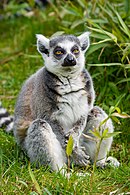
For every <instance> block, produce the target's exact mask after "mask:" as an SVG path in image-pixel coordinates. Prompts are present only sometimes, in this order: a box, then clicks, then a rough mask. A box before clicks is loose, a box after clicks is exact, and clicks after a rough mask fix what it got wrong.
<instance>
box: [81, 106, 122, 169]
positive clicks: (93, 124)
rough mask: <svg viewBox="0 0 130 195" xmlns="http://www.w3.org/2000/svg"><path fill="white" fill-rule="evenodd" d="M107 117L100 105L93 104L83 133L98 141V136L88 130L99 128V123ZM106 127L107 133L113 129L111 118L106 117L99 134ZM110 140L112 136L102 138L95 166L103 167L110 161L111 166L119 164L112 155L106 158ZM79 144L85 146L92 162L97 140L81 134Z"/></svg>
mask: <svg viewBox="0 0 130 195" xmlns="http://www.w3.org/2000/svg"><path fill="white" fill-rule="evenodd" d="M107 117H108V116H107V114H106V113H105V112H104V111H103V110H102V109H101V108H100V107H98V106H95V107H94V108H93V109H92V110H91V111H90V112H89V115H88V120H87V126H86V129H85V131H84V132H83V133H84V134H86V135H88V136H90V137H92V138H94V139H96V140H97V141H98V138H96V137H94V135H93V134H92V133H91V132H90V130H91V131H94V129H95V128H96V129H97V128H99V126H100V123H101V122H102V121H103V120H104V119H106V118H107ZM107 128H108V132H109V133H112V132H113V131H114V128H113V125H112V121H111V119H108V120H107V122H106V123H104V124H103V125H102V126H101V128H100V134H102V133H103V131H104V130H105V129H107ZM112 141H113V138H112V137H110V138H107V139H103V141H102V143H101V146H100V150H99V153H98V157H97V166H100V167H104V166H105V165H107V164H108V163H110V164H111V165H113V166H119V162H118V161H117V160H116V159H115V158H113V157H108V158H107V153H108V152H109V150H110V148H111V144H112ZM80 144H81V145H82V146H84V147H85V151H86V153H87V154H88V155H89V156H90V159H91V161H92V162H94V160H95V156H96V152H97V145H98V144H97V142H96V141H94V140H91V138H88V139H87V138H86V137H84V136H82V138H81V140H80Z"/></svg>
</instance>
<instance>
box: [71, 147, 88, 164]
mask: <svg viewBox="0 0 130 195" xmlns="http://www.w3.org/2000/svg"><path fill="white" fill-rule="evenodd" d="M72 158H73V161H74V164H76V165H79V166H87V165H88V164H90V157H89V156H88V155H86V154H85V152H84V151H83V150H82V148H78V147H75V148H74V149H73V155H72Z"/></svg>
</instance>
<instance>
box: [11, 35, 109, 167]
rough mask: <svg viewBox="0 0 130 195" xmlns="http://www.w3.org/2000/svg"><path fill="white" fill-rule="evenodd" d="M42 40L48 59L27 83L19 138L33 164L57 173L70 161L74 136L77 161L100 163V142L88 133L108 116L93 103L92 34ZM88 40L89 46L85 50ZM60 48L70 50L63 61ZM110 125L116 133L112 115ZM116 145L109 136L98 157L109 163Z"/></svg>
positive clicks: (18, 124)
mask: <svg viewBox="0 0 130 195" xmlns="http://www.w3.org/2000/svg"><path fill="white" fill-rule="evenodd" d="M37 39H38V40H37V48H38V51H39V52H40V53H41V54H42V56H43V58H44V61H45V67H43V68H41V69H40V70H38V71H37V72H36V73H35V74H33V75H32V76H31V77H30V78H29V79H28V80H27V81H26V82H25V84H24V85H23V87H22V90H21V92H20V94H19V97H18V101H17V104H16V108H15V120H14V135H15V137H16V141H17V143H18V144H20V145H21V147H22V148H23V149H24V150H25V151H26V152H27V154H28V156H29V157H30V160H31V162H35V163H36V164H39V163H40V164H46V165H50V166H51V168H52V170H56V171H57V170H58V169H61V168H62V167H64V164H66V154H65V146H66V141H67V140H68V137H69V136H70V135H72V137H73V139H74V147H73V153H72V160H73V162H74V163H75V164H78V165H81V166H86V165H87V164H88V163H90V160H91V161H94V157H95V151H96V145H95V143H92V142H90V141H89V140H85V138H84V137H83V136H82V132H84V133H85V134H89V130H92V129H93V128H94V127H93V126H95V127H98V125H99V124H100V122H101V121H102V120H103V119H104V118H105V117H107V115H106V113H105V112H104V111H103V110H102V109H101V108H99V107H93V105H94V100H95V92H94V88H93V82H92V79H91V76H90V74H89V73H88V71H87V70H86V69H85V68H84V65H85V57H84V53H85V51H86V50H87V48H88V47H89V33H84V34H82V35H80V36H79V37H75V36H73V35H64V36H59V37H56V38H53V39H51V40H49V39H47V38H46V37H44V36H42V35H37ZM86 43H87V44H88V45H86V48H84V49H82V46H83V45H84V44H86ZM74 45H77V47H78V49H79V53H78V55H75V53H73V51H72V48H73V47H74ZM41 46H42V47H43V48H46V49H47V50H48V53H49V55H48V53H45V52H44V51H42V50H40V48H41ZM56 46H60V47H62V48H63V49H64V50H65V51H66V52H65V54H62V55H61V54H60V55H61V57H60V58H59V59H57V58H55V55H54V54H53V52H54V49H55V47H56ZM42 52H43V53H42ZM68 53H69V54H71V55H72V56H73V58H74V59H75V61H76V64H75V65H73V66H70V62H69V66H67V67H64V66H62V64H63V63H64V59H65V58H66V56H67V55H68ZM106 126H107V127H108V128H109V132H113V125H112V122H111V120H110V119H109V121H108V122H107V123H106V125H105V126H104V127H103V129H102V131H103V130H104V129H105V128H106ZM84 129H85V130H84ZM111 143H112V138H111V139H107V140H104V144H105V145H106V148H105V150H103V149H104V146H103V147H102V148H101V149H100V153H99V158H98V160H100V159H102V158H104V159H105V161H106V155H107V152H108V151H109V150H110V146H111ZM83 148H85V150H84V149H83ZM103 163H104V162H103ZM100 164H102V163H100ZM101 166H102V165H101Z"/></svg>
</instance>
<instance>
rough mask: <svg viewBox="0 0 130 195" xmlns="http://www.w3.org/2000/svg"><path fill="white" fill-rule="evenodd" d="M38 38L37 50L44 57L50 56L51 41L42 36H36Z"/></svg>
mask: <svg viewBox="0 0 130 195" xmlns="http://www.w3.org/2000/svg"><path fill="white" fill-rule="evenodd" d="M36 37H37V50H38V51H39V53H41V54H42V55H44V54H46V55H49V39H47V38H46V37H45V36H43V35H41V34H36Z"/></svg>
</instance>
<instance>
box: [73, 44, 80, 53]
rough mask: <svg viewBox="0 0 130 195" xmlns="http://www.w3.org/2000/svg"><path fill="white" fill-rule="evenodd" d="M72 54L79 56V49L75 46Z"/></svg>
mask: <svg viewBox="0 0 130 195" xmlns="http://www.w3.org/2000/svg"><path fill="white" fill-rule="evenodd" d="M71 52H72V53H73V54H75V55H78V54H79V47H78V46H77V45H74V46H73V47H72V48H71Z"/></svg>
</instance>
